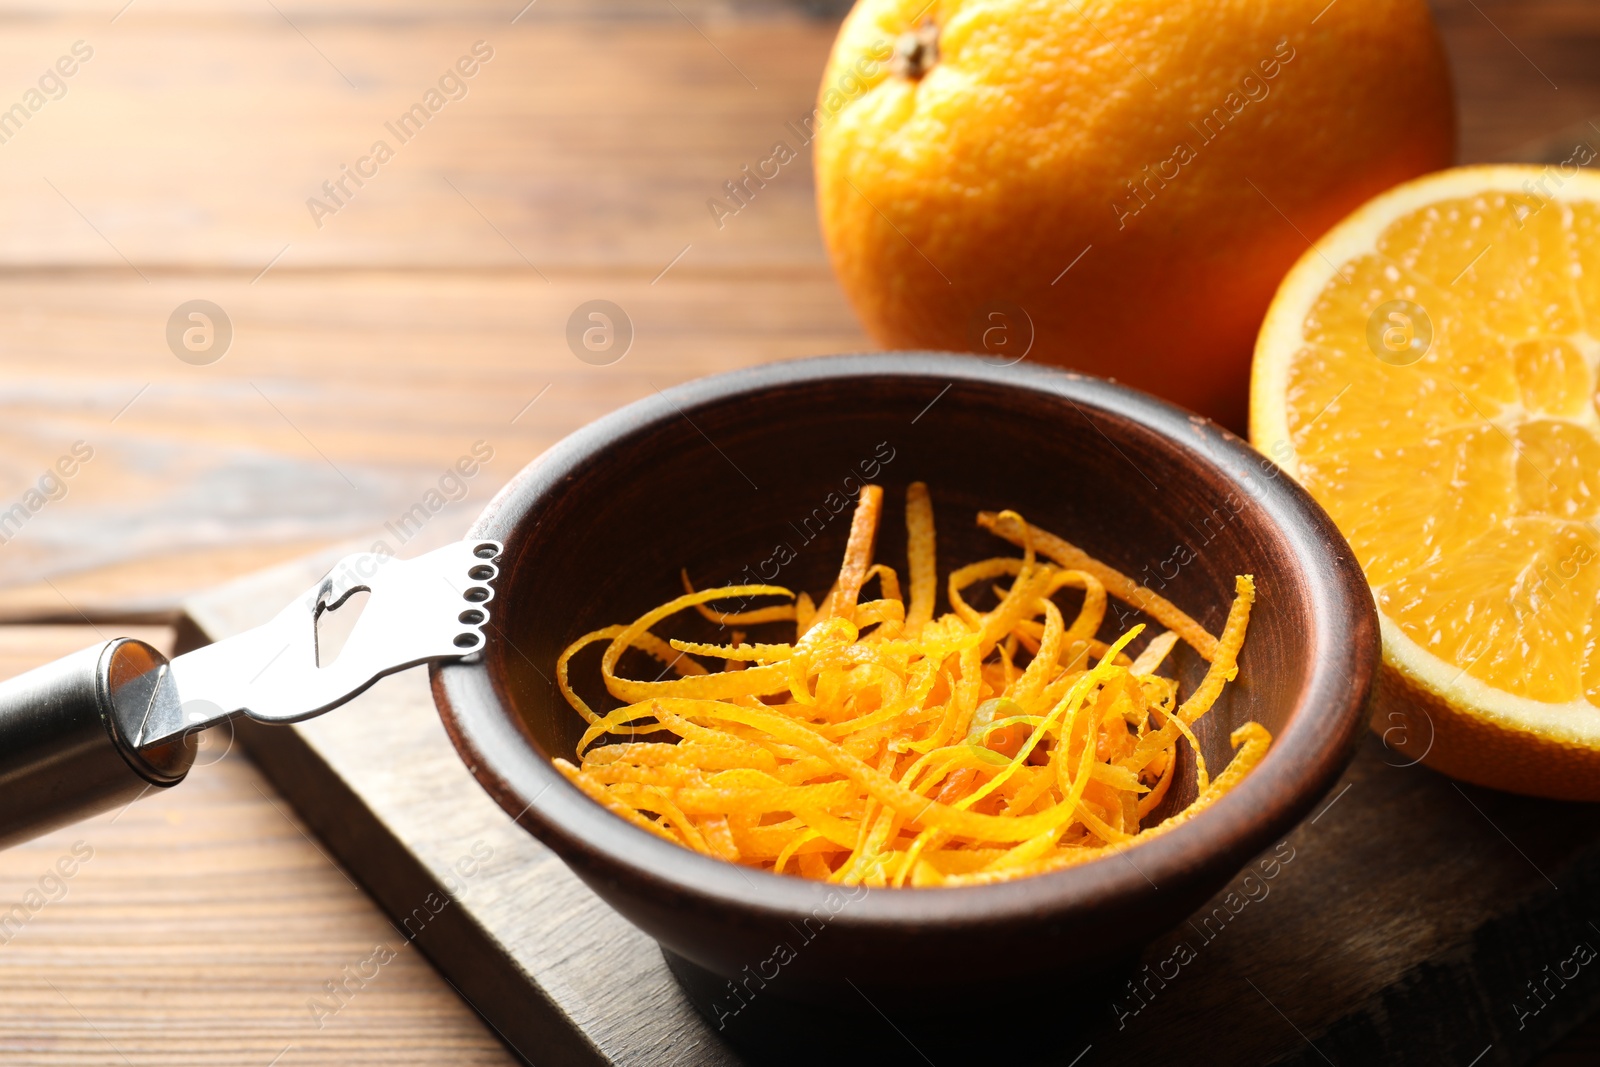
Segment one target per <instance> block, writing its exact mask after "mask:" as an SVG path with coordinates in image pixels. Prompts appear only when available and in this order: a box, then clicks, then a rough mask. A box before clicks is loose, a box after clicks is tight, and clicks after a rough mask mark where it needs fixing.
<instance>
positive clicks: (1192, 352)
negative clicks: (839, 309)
mask: <svg viewBox="0 0 1600 1067" xmlns="http://www.w3.org/2000/svg"><path fill="white" fill-rule="evenodd" d="M817 124H818V134H817V138H816V177H817V199H818V206H819V211H820V215H821V221H822V230H823V235H824V237H825V239H826V241H827V245H828V251H829V254H830V256H831V257H832V260H833V264H834V268H835V270H836V271H837V273H838V276H839V279H840V281H841V283H842V284H843V286H844V289H845V291H846V293H847V294H848V295H849V297H850V299H851V301H852V303H853V304H854V306H855V308H856V311H857V313H858V314H859V315H860V316H861V318H862V320H863V321H864V322H865V324H866V326H867V328H868V329H869V330H870V331H871V332H872V334H873V335H874V336H875V337H876V338H877V339H878V340H879V342H880V343H882V344H883V345H885V346H886V347H891V348H913V347H914V348H944V349H964V350H971V351H985V352H988V353H989V355H990V358H992V359H1008V360H1010V359H1017V358H1020V357H1021V356H1022V354H1023V353H1024V352H1026V353H1027V354H1028V357H1029V358H1033V359H1041V360H1045V361H1048V362H1052V363H1060V364H1064V365H1067V366H1071V367H1075V368H1078V369H1080V370H1085V371H1088V372H1091V373H1094V374H1100V375H1105V376H1109V377H1115V378H1117V379H1119V380H1121V381H1125V382H1127V383H1129V384H1132V385H1135V386H1138V387H1141V388H1144V389H1148V390H1151V391H1152V392H1156V393H1159V394H1161V395H1163V396H1166V397H1168V398H1169V399H1172V400H1175V401H1177V402H1178V403H1180V404H1183V405H1185V406H1187V407H1190V408H1193V409H1195V410H1198V411H1200V412H1202V413H1204V414H1207V415H1211V416H1213V417H1215V418H1217V419H1219V420H1220V421H1222V422H1224V423H1226V424H1228V425H1231V426H1234V427H1242V426H1243V425H1244V417H1245V401H1246V395H1247V391H1248V390H1247V382H1248V377H1249V367H1250V354H1251V350H1252V347H1253V343H1254V339H1255V334H1256V330H1257V329H1258V327H1259V326H1260V324H1261V319H1262V316H1263V314H1264V313H1265V311H1266V308H1267V305H1268V303H1269V302H1270V301H1271V299H1272V294H1273V292H1274V290H1275V289H1276V287H1277V284H1278V282H1279V280H1280V279H1282V277H1283V275H1284V273H1285V271H1287V270H1288V268H1289V266H1290V265H1291V264H1292V263H1293V262H1294V261H1295V259H1296V258H1297V257H1298V256H1299V255H1300V253H1301V252H1303V251H1304V250H1305V249H1306V247H1307V245H1308V244H1309V243H1310V241H1312V240H1314V239H1315V238H1316V237H1318V236H1319V235H1320V234H1321V233H1322V232H1323V231H1324V230H1326V229H1327V228H1328V227H1330V226H1332V225H1333V224H1334V223H1335V222H1337V221H1339V219H1341V218H1342V217H1343V216H1345V215H1346V214H1348V213H1349V212H1350V211H1351V210H1352V209H1354V208H1355V207H1356V206H1358V205H1359V204H1361V203H1362V202H1364V201H1366V200H1367V199H1368V198H1370V197H1371V196H1373V195H1374V194H1376V193H1378V192H1379V191H1381V190H1383V189H1386V188H1388V187H1390V186H1392V185H1394V184H1396V183H1397V182H1399V181H1402V180H1404V179H1406V178H1410V177H1413V176H1415V175H1417V174H1421V173H1424V172H1426V171H1430V170H1434V169H1437V168H1439V167H1442V166H1446V165H1448V164H1449V163H1450V161H1451V159H1452V157H1453V155H1454V152H1455V121H1454V107H1453V103H1452V98H1451V92H1450V80H1449V73H1448V69H1447V67H1446V64H1445V59H1444V55H1443V51H1442V49H1441V47H1440V43H1439V38H1438V34H1437V32H1436V30H1435V27H1434V25H1433V21H1432V17H1431V15H1430V14H1429V11H1428V5H1427V3H1426V0H1332V2H1331V3H1330V2H1329V0H1272V2H1270V3H1268V2H1263V0H932V2H931V3H930V2H929V0H859V2H858V3H857V4H856V6H855V8H854V10H853V11H851V13H850V15H849V16H848V17H847V18H846V20H845V22H844V25H843V27H842V28H841V29H840V32H839V38H838V40H837V42H836V43H835V45H834V50H833V55H832V57H831V58H830V60H829V63H828V67H827V71H826V74H825V75H824V77H823V82H822V88H821V91H820V93H819V98H818V116H817Z"/></svg>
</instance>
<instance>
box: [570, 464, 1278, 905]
mask: <svg viewBox="0 0 1600 1067" xmlns="http://www.w3.org/2000/svg"><path fill="white" fill-rule="evenodd" d="M882 507H883V490H882V489H881V488H879V487H878V486H872V485H869V486H866V487H864V488H863V489H862V491H861V495H860V499H859V501H858V503H857V505H856V511H855V514H854V516H853V519H852V522H851V528H850V537H849V541H848V545H847V547H846V551H845V558H844V563H843V566H841V567H840V569H839V577H838V580H837V581H836V582H835V583H834V585H833V588H832V589H830V590H829V591H828V592H827V594H826V595H825V596H824V597H823V598H822V600H821V601H820V602H815V603H814V602H812V601H811V600H810V598H809V597H807V596H806V595H805V594H801V595H800V596H798V597H797V596H795V595H794V594H793V593H791V592H790V591H789V590H787V589H785V588H783V587H781V586H776V585H741V586H726V587H721V588H716V589H703V590H698V591H696V590H694V589H693V588H692V586H691V585H690V583H689V578H688V575H687V574H685V575H684V578H683V581H684V586H685V588H686V589H687V590H688V591H687V592H686V593H685V594H684V595H683V596H680V597H677V598H676V599H674V600H672V601H669V602H668V603H666V604H662V605H661V606H659V607H657V608H655V609H653V610H651V611H649V612H646V613H645V614H644V615H641V616H640V617H639V618H637V619H635V620H634V621H633V622H631V623H629V624H627V625H619V626H608V627H605V628H604V629H600V630H596V631H594V632H593V633H590V634H586V635H584V636H583V637H581V638H579V639H578V640H577V641H575V642H573V643H572V645H570V646H569V647H568V648H567V649H566V650H565V651H564V652H563V653H562V654H561V657H560V659H559V661H558V662H557V665H556V681H557V685H558V686H559V688H560V690H561V692H562V694H563V695H564V696H565V697H566V699H567V701H568V702H569V703H570V704H571V705H572V707H573V708H574V709H575V710H576V711H577V712H578V714H579V715H581V716H582V717H583V719H584V720H585V721H586V722H587V723H588V724H589V727H588V729H587V730H586V731H585V732H584V734H583V736H582V738H581V740H580V741H579V743H578V746H577V752H578V756H579V761H578V764H577V765H574V764H573V763H571V762H570V761H568V760H564V759H557V760H556V761H555V763H556V766H557V767H558V768H559V769H560V771H561V773H562V774H564V775H565V776H566V777H567V778H568V779H569V780H570V781H572V782H573V783H574V784H575V785H576V786H577V787H578V788H580V789H581V790H583V791H584V793H586V794H588V795H589V796H590V797H592V798H593V799H594V800H596V801H597V802H599V803H600V804H602V805H603V806H604V807H606V808H607V809H608V810H610V811H612V812H614V813H615V814H617V815H618V816H620V817H622V818H624V819H626V820H628V821H629V822H631V823H633V824H634V825H635V826H638V827H640V828H641V829H644V830H647V831H649V832H650V833H653V834H656V835H658V836H661V837H663V838H665V839H667V840H669V841H672V842H675V843H677V844H679V845H682V846H684V847H686V848H691V849H694V850H695V851H697V852H701V853H704V854H705V855H708V856H713V857H716V858H718V859H723V860H727V861H729V862H733V863H741V864H745V865H747V866H752V867H758V868H761V869H764V870H769V871H775V872H778V873H798V874H800V875H802V876H804V877H808V878H816V879H823V880H826V881H830V882H835V883H840V884H846V885H857V884H864V885H868V886H874V887H878V886H904V885H911V886H919V887H920V886H941V885H945V886H953V885H975V884H985V883H990V882H999V881H1006V880H1010V879H1013V878H1020V877H1024V876H1027V875H1033V874H1040V873H1043V872H1046V871H1052V870H1058V869H1060V868H1063V867H1068V866H1071V865H1073V864H1077V863H1083V862H1086V861H1088V860H1092V859H1095V858H1097V857H1100V856H1104V855H1107V854H1109V853H1110V852H1114V851H1120V850H1121V849H1123V848H1126V847H1128V846H1129V845H1130V844H1132V843H1135V842H1136V841H1141V840H1145V839H1148V838H1151V837H1154V836H1157V835H1160V834H1163V833H1166V832H1168V831H1170V830H1171V829H1173V828H1174V827H1176V826H1179V825H1181V824H1182V823H1184V822H1187V821H1188V820H1189V819H1191V818H1193V817H1194V816H1195V815H1196V814H1198V813H1199V812H1201V811H1203V810H1205V809H1206V808H1207V807H1209V806H1210V805H1211V804H1213V803H1215V802H1216V800H1217V799H1218V798H1219V797H1221V796H1223V795H1225V794H1226V793H1227V792H1229V791H1230V790H1231V789H1232V788H1234V786H1235V785H1237V784H1238V782H1239V781H1240V780H1241V779H1242V778H1243V777H1244V775H1245V774H1247V773H1248V772H1249V771H1250V770H1251V769H1252V768H1253V767H1255V766H1256V765H1257V764H1258V763H1260V761H1261V759H1262V757H1263V756H1264V755H1265V754H1266V751H1267V748H1268V746H1269V745H1270V744H1271V740H1272V739H1271V737H1270V736H1269V735H1268V733H1267V731H1266V729H1265V728H1263V727H1262V726H1261V725H1259V724H1258V723H1254V722H1249V723H1246V724H1245V725H1243V726H1241V727H1240V728H1239V729H1237V730H1235V731H1233V733H1232V736H1231V741H1232V743H1233V746H1234V748H1235V750H1236V751H1235V753H1234V756H1233V758H1232V760H1231V761H1230V762H1229V763H1228V766H1227V767H1226V768H1225V769H1224V770H1223V771H1222V773H1221V774H1219V775H1217V776H1216V777H1215V778H1212V777H1211V776H1210V775H1209V773H1208V772H1207V769H1206V765H1205V760H1204V758H1203V756H1202V754H1201V751H1200V746H1199V744H1198V742H1197V740H1196V738H1195V735H1194V731H1193V726H1194V724H1195V722H1196V721H1198V720H1199V719H1200V717H1201V716H1203V715H1205V714H1206V712H1207V711H1209V710H1210V708H1211V707H1212V705H1213V704H1214V703H1215V701H1216V700H1217V698H1218V696H1220V695H1221V693H1222V690H1223V687H1224V686H1225V685H1226V684H1227V683H1228V682H1230V681H1232V680H1233V679H1234V677H1235V676H1236V675H1237V674H1238V662H1237V660H1238V655H1239V650H1240V649H1241V647H1242V646H1243V644H1244V638H1245V630H1246V627H1247V626H1248V623H1249V618H1250V608H1251V605H1252V603H1253V602H1254V600H1255V583H1254V581H1253V579H1252V578H1251V576H1249V575H1241V576H1239V577H1238V578H1237V579H1236V580H1235V599H1234V601H1233V604H1232V607H1231V609H1230V610H1229V612H1228V618H1227V622H1226V623H1225V624H1224V626H1223V630H1222V634H1221V636H1220V637H1214V636H1212V635H1211V634H1210V633H1209V632H1207V631H1206V630H1205V629H1204V628H1202V627H1201V626H1200V625H1199V624H1198V623H1197V622H1195V621H1194V620H1193V619H1192V618H1190V617H1189V616H1188V615H1186V614H1184V612H1182V611H1181V610H1179V609H1178V608H1177V607H1176V606H1174V605H1173V604H1171V603H1170V602H1168V601H1167V600H1165V599H1164V598H1162V597H1160V596H1158V595H1157V594H1155V593H1154V592H1152V591H1150V590H1149V589H1146V588H1144V587H1143V586H1140V585H1139V584H1138V583H1136V582H1134V581H1133V580H1132V579H1130V578H1128V577H1127V576H1126V575H1124V574H1122V573H1121V572H1119V571H1117V570H1115V569H1114V568H1112V567H1110V566H1108V565H1106V564H1105V563H1102V562H1100V561H1099V560H1096V559H1094V558H1092V557H1090V556H1089V555H1088V554H1087V553H1085V552H1083V551H1082V550H1081V549H1079V548H1077V547H1076V546H1074V545H1072V544H1070V543H1069V542H1067V541H1065V540H1063V539H1062V538H1060V537H1057V536H1056V535H1054V534H1051V533H1049V532H1047V531H1045V530H1041V529H1039V528H1038V527H1035V526H1030V525H1029V524H1028V523H1027V522H1025V521H1024V520H1023V518H1022V517H1021V516H1020V515H1018V514H1016V513H1015V512H1011V511H1006V512H1000V513H998V514H995V513H990V512H984V513H981V514H980V515H979V516H978V522H979V524H980V525H982V526H984V527H985V528H987V529H988V530H990V531H992V532H993V533H995V534H996V535H998V536H999V537H1001V538H1003V539H1005V540H1008V541H1011V542H1012V543H1014V544H1016V545H1018V546H1019V547H1021V549H1022V551H1023V555H1022V557H1021V558H1016V557H997V558H994V559H987V560H981V561H979V562H977V563H973V564H969V565H967V566H965V567H961V568H959V569H957V570H956V571H954V572H953V573H952V574H951V575H950V576H949V579H948V585H947V590H946V595H947V597H948V599H949V601H950V605H951V608H952V610H951V611H950V612H949V613H947V614H944V615H939V616H935V615H934V614H933V611H934V601H935V599H936V591H937V576H936V573H935V568H934V545H935V539H934V525H933V505H932V500H931V498H930V496H929V494H928V490H927V487H926V486H925V485H923V484H922V483H920V482H918V483H914V484H912V485H911V486H910V487H909V488H908V490H907V493H906V527H907V542H908V543H907V560H908V562H909V567H908V569H909V571H910V573H909V576H908V582H907V583H906V585H905V586H904V587H902V585H901V582H900V579H899V576H898V575H897V574H896V573H895V572H894V570H892V569H891V568H889V567H886V566H884V565H883V564H881V563H874V562H873V543H874V540H875V538H876V535H877V529H878V520H879V516H880V514H881V512H882ZM1041 556H1042V557H1044V559H1041V558H1040V557H1041ZM1047 561H1048V562H1047ZM874 579H876V581H877V590H878V593H879V596H878V598H877V599H863V598H862V593H863V590H865V589H866V588H867V587H868V586H869V584H870V583H871V582H872V581H873V580H874ZM997 579H1006V580H1008V581H1009V585H1006V586H995V592H996V594H997V595H998V597H999V600H998V603H997V604H996V605H995V607H994V608H992V609H991V610H989V611H979V610H977V609H976V608H974V607H972V606H971V604H970V603H969V602H968V599H967V598H966V597H965V596H964V595H963V593H964V591H965V590H967V589H969V588H971V587H973V586H974V585H977V584H978V583H993V582H994V581H995V580H997ZM1068 588H1070V589H1077V590H1082V592H1083V597H1082V605H1081V607H1080V608H1079V609H1078V612H1077V615H1076V617H1074V618H1073V619H1072V620H1071V621H1070V623H1069V622H1068V621H1067V620H1066V619H1065V618H1064V617H1063V615H1062V612H1061V610H1060V608H1059V607H1058V606H1057V605H1056V604H1055V602H1054V601H1053V600H1052V597H1053V595H1054V594H1055V593H1056V592H1057V591H1059V590H1061V589H1068ZM903 591H904V594H905V595H904V596H903V595H902V592H903ZM1108 594H1109V595H1110V596H1113V597H1116V598H1117V599H1119V600H1121V601H1123V602H1124V603H1127V604H1129V605H1131V606H1133V607H1135V608H1137V609H1139V610H1140V611H1143V612H1144V613H1145V614H1146V615H1147V616H1148V617H1150V618H1152V619H1154V620H1155V621H1156V622H1157V623H1159V624H1160V625H1162V626H1164V627H1165V628H1166V630H1165V631H1164V632H1163V633H1161V634H1159V635H1157V636H1156V637H1154V638H1153V639H1151V640H1150V641H1149V642H1148V643H1147V644H1146V645H1145V647H1144V649H1143V651H1142V652H1140V654H1139V655H1138V656H1137V657H1136V658H1130V657H1129V656H1128V654H1127V653H1126V651H1125V649H1126V648H1127V647H1128V646H1129V645H1130V644H1131V643H1132V642H1133V641H1134V640H1135V639H1136V638H1138V637H1139V636H1140V634H1141V633H1142V632H1143V630H1144V627H1143V626H1142V625H1140V626H1134V627H1133V628H1132V629H1130V630H1128V631H1127V632H1126V633H1124V634H1122V636H1121V637H1119V638H1118V639H1117V640H1115V641H1113V642H1111V643H1110V644H1105V643H1103V642H1101V641H1100V640H1098V639H1097V638H1096V636H1095V635H1096V634H1097V633H1098V632H1099V631H1100V629H1101V626H1102V623H1103V622H1104V620H1105V611H1106V604H1107V595H1108ZM768 596H771V597H781V598H784V599H785V600H788V601H789V603H784V604H780V605H778V606H776V607H764V608H757V609H755V610H752V611H741V612H719V611H717V610H715V609H714V608H712V607H710V606H709V605H711V604H712V602H714V601H725V600H731V599H746V598H750V597H768ZM689 608H693V609H695V610H696V611H697V612H699V613H700V614H701V615H703V616H705V617H706V618H707V619H710V620H711V621H712V622H715V623H717V624H719V625H721V626H724V627H732V626H755V625H763V624H766V625H771V624H776V623H779V622H788V621H792V622H793V623H794V634H795V636H794V640H793V641H790V642H786V643H749V642H746V641H745V640H744V633H743V632H742V631H739V630H735V631H733V634H732V640H731V641H730V642H728V643H726V644H709V643H704V642H693V641H679V640H663V639H662V638H660V637H658V636H656V635H655V634H654V633H652V628H653V627H655V626H656V625H657V624H658V623H660V622H662V621H664V620H665V619H667V618H669V617H670V616H672V615H674V614H676V613H678V612H680V611H683V610H686V609H689ZM1179 640H1183V641H1185V642H1186V643H1188V644H1189V645H1190V646H1191V647H1192V648H1193V649H1194V650H1195V652H1196V653H1198V654H1199V655H1200V657H1201V658H1202V659H1203V660H1205V661H1207V663H1208V667H1207V670H1206V673H1205V676H1204V678H1203V679H1202V680H1201V682H1200V684H1199V685H1198V686H1197V687H1196V688H1195V690H1194V692H1193V693H1191V694H1190V695H1189V697H1188V699H1186V700H1184V701H1183V702H1182V703H1179V702H1178V699H1177V698H1178V683H1177V682H1176V681H1174V680H1173V679H1170V678H1166V677H1162V676H1160V675H1158V674H1156V673H1155V672H1156V670H1157V668H1158V667H1160V666H1161V664H1162V663H1163V662H1164V660H1165V659H1166V657H1167V656H1168V654H1169V653H1170V652H1171V650H1172V648H1173V647H1174V646H1175V645H1176V643H1177V642H1178V641H1179ZM602 643H603V644H604V646H605V647H604V651H603V653H602V655H601V658H600V672H601V675H602V677H603V678H604V681H605V686H606V689H607V690H608V691H609V692H610V694H611V695H612V696H613V697H614V698H616V699H617V700H619V701H622V702H623V706H622V707H619V708H617V709H616V710H614V711H610V712H607V713H605V714H599V713H597V712H596V711H595V710H594V709H592V708H590V707H589V706H588V705H587V704H586V703H585V702H584V701H583V700H581V699H580V698H579V697H578V695H577V693H575V692H574V691H573V688H572V685H571V679H570V668H571V662H572V659H573V657H574V656H575V655H576V654H577V653H578V652H580V651H581V650H582V649H584V648H586V647H588V646H590V645H596V644H602ZM630 648H631V649H637V650H639V651H642V652H645V653H647V654H648V655H650V656H652V657H654V658H655V659H656V660H658V661H659V662H661V663H662V664H664V665H665V667H664V668H663V670H662V672H661V673H662V674H666V673H667V670H668V669H670V670H672V671H673V672H674V673H675V674H676V675H677V676H676V677H674V678H670V679H665V680H663V679H661V678H657V679H655V680H651V681H637V680H633V679H629V678H624V677H622V676H620V675H619V674H618V673H617V665H618V663H619V661H620V660H621V658H622V656H623V654H624V653H625V652H627V651H628V650H629V649H630ZM695 656H701V657H709V658H715V659H720V660H722V661H723V668H724V669H722V670H717V671H712V670H709V669H708V668H707V667H706V666H705V665H704V664H702V663H701V662H700V661H699V660H697V659H694V658H693V657H695ZM663 737H668V738H670V740H662V739H661V738H663ZM638 738H648V739H647V740H638ZM1180 741H1186V742H1188V745H1189V748H1190V751H1191V753H1192V755H1193V759H1194V762H1195V782H1196V787H1197V793H1198V795H1197V797H1196V799H1195V800H1194V801H1192V802H1191V803H1190V804H1189V805H1188V806H1187V807H1185V808H1184V809H1183V810H1181V811H1179V812H1178V813H1176V814H1174V815H1172V816H1170V817H1168V818H1167V819H1166V820H1165V821H1163V822H1161V823H1159V824H1158V825H1155V826H1152V827H1149V828H1145V827H1143V826H1142V822H1143V820H1144V819H1145V818H1146V817H1147V816H1149V815H1150V814H1151V813H1152V812H1153V811H1155V809H1156V808H1157V807H1158V806H1159V805H1160V804H1161V802H1162V801H1163V800H1164V799H1165V798H1166V796H1167V794H1168V792H1169V790H1170V789H1171V787H1172V784H1173V780H1174V778H1175V777H1176V774H1177V765H1178V752H1179V748H1178V746H1179V742H1180Z"/></svg>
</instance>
